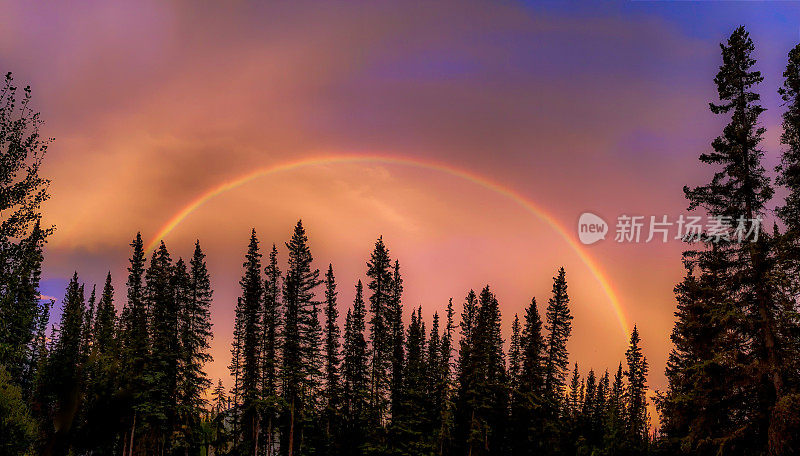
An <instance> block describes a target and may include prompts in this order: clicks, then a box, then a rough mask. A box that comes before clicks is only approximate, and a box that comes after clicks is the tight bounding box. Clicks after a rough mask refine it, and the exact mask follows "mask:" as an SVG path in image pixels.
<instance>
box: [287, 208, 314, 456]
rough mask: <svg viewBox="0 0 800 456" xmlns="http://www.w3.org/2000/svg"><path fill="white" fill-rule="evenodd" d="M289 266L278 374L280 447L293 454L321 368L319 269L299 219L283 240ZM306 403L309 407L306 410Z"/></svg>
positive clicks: (300, 435) (312, 401)
mask: <svg viewBox="0 0 800 456" xmlns="http://www.w3.org/2000/svg"><path fill="white" fill-rule="evenodd" d="M286 248H287V249H288V251H289V255H288V258H289V266H288V269H287V271H286V279H285V281H284V287H283V302H284V306H285V317H284V328H283V353H282V355H283V356H282V362H283V364H282V366H281V375H282V381H283V400H284V401H285V403H286V405H287V407H288V410H287V413H286V419H285V423H284V429H283V431H282V435H283V438H284V442H283V445H282V447H283V448H286V449H287V454H288V455H289V456H292V455H293V454H294V453H295V451H300V450H301V448H300V443H301V442H302V441H303V439H302V436H303V429H302V423H303V422H304V421H305V420H306V418H307V417H306V413H307V412H313V409H312V407H313V405H314V402H315V400H316V397H315V395H316V393H317V392H316V386H317V385H316V384H314V383H313V382H314V381H315V380H317V381H318V380H319V378H320V371H321V357H320V352H319V347H320V344H321V327H320V324H319V317H318V314H317V310H318V309H317V302H316V301H315V293H316V292H315V289H316V288H317V286H319V285H320V283H321V281H320V279H319V269H314V268H312V262H313V257H312V256H311V250H310V249H309V246H308V237H307V236H306V231H305V228H303V223H302V221H298V222H297V224H296V225H295V228H294V233H293V234H292V238H291V240H290V241H289V242H287V243H286ZM307 406H308V407H309V410H306V408H307Z"/></svg>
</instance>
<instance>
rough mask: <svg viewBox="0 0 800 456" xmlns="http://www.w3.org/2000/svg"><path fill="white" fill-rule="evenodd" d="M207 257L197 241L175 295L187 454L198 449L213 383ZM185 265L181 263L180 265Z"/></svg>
mask: <svg viewBox="0 0 800 456" xmlns="http://www.w3.org/2000/svg"><path fill="white" fill-rule="evenodd" d="M205 258H206V255H205V254H204V253H203V250H202V249H201V248H200V242H199V241H196V242H195V245H194V253H193V254H192V259H191V260H190V261H189V270H188V271H186V270H185V269H184V268H183V266H178V267H176V273H175V276H176V277H175V280H174V281H175V284H176V287H175V295H176V299H177V300H178V304H179V308H178V334H179V338H180V341H179V342H180V343H179V346H180V356H179V364H178V366H179V370H178V385H177V393H178V394H177V401H178V419H179V420H180V423H181V433H182V439H183V443H184V445H186V449H187V451H188V450H189V449H194V451H197V450H199V445H200V442H199V436H198V433H199V426H200V421H201V416H202V411H203V409H204V407H205V405H206V402H207V401H206V399H205V397H204V396H205V394H204V393H205V391H206V390H207V389H208V388H209V387H210V386H211V381H210V380H209V379H208V376H207V375H206V373H205V372H204V371H203V366H204V365H205V364H206V363H208V362H209V361H211V360H212V357H211V354H210V353H209V349H210V343H209V342H210V340H211V338H212V337H213V333H212V332H211V299H212V293H213V292H212V290H211V279H210V276H209V273H208V268H207V267H206V260H205ZM181 264H182V262H181Z"/></svg>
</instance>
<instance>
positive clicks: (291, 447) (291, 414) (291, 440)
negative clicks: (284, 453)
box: [288, 398, 294, 456]
mask: <svg viewBox="0 0 800 456" xmlns="http://www.w3.org/2000/svg"><path fill="white" fill-rule="evenodd" d="M288 450H289V451H288V455H289V456H293V455H294V398H292V405H291V406H290V407H289V448H288Z"/></svg>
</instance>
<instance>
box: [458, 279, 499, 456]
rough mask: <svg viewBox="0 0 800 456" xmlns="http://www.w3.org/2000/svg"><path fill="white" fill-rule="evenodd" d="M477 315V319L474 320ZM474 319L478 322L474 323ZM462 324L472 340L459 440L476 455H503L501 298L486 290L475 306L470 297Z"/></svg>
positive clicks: (466, 348)
mask: <svg viewBox="0 0 800 456" xmlns="http://www.w3.org/2000/svg"><path fill="white" fill-rule="evenodd" d="M473 314H474V317H473ZM473 318H474V320H473ZM462 320H463V321H464V323H465V324H466V326H467V328H466V331H467V334H468V340H467V341H466V344H468V345H462V352H463V353H462V354H460V355H459V356H460V357H461V359H460V363H462V362H463V364H460V366H459V369H460V370H461V372H460V374H459V375H460V377H461V378H460V380H461V381H460V383H461V384H460V386H459V398H458V404H457V410H458V412H457V413H458V417H457V420H458V422H457V426H458V428H459V429H458V431H459V436H458V437H457V439H458V440H460V441H462V442H464V443H465V445H466V448H464V450H465V451H466V452H469V453H471V454H473V455H478V454H490V455H491V454H503V451H504V442H505V438H506V426H507V413H506V408H507V406H508V389H507V384H506V382H507V373H506V369H505V355H504V353H503V339H502V337H501V334H500V309H499V304H498V302H497V298H496V297H495V296H494V294H493V293H492V292H491V290H490V289H489V287H488V286H486V287H485V288H484V289H483V290H482V291H481V293H480V296H479V298H478V302H477V303H475V302H474V293H473V292H470V294H468V295H467V302H466V303H465V309H464V313H463V314H462ZM462 342H463V341H462Z"/></svg>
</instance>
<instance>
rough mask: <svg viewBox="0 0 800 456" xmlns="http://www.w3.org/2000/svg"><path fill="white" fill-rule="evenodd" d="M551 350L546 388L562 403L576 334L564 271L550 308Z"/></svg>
mask: <svg viewBox="0 0 800 456" xmlns="http://www.w3.org/2000/svg"><path fill="white" fill-rule="evenodd" d="M546 318H547V330H548V331H549V335H548V337H547V351H546V353H545V363H544V387H545V392H546V393H547V395H548V398H549V399H550V400H551V401H555V402H556V403H557V402H558V398H559V397H560V396H561V392H562V391H563V389H564V381H565V378H566V374H567V366H568V363H569V361H568V356H569V355H568V353H567V340H568V339H569V336H570V334H571V332H572V315H570V311H569V295H568V294H567V279H566V273H565V272H564V268H560V269H559V270H558V275H557V276H556V277H554V278H553V296H552V297H551V298H550V302H549V303H548V305H547V314H546Z"/></svg>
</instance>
